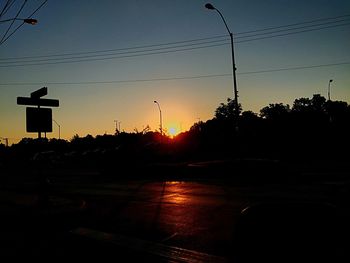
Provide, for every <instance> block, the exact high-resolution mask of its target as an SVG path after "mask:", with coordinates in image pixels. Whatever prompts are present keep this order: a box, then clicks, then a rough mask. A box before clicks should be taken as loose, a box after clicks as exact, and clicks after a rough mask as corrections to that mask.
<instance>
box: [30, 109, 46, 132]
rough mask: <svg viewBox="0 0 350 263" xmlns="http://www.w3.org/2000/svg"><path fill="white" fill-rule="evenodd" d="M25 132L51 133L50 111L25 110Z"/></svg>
mask: <svg viewBox="0 0 350 263" xmlns="http://www.w3.org/2000/svg"><path fill="white" fill-rule="evenodd" d="M26 119H27V132H52V110H51V109H49V108H31V107H27V108H26Z"/></svg>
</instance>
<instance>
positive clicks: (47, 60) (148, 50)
mask: <svg viewBox="0 0 350 263" xmlns="http://www.w3.org/2000/svg"><path fill="white" fill-rule="evenodd" d="M186 42H188V41H186ZM226 42H227V41H226V40H212V41H205V42H198V43H191V44H183V45H176V46H173V47H161V48H151V49H143V50H135V51H124V52H116V53H112V54H96V55H84V56H70V57H62V58H48V59H37V60H30V61H8V62H0V64H2V63H6V64H16V63H36V62H49V61H55V62H61V61H66V60H75V59H84V60H85V59H86V60H87V61H89V60H90V58H98V57H106V56H115V55H130V56H133V55H135V56H137V54H139V53H145V54H141V55H147V54H148V53H147V52H152V54H154V53H153V52H155V51H160V53H162V52H161V51H163V50H168V51H169V52H176V51H178V48H183V47H191V46H198V47H196V48H202V45H205V46H203V47H208V45H207V44H212V43H218V45H222V44H227V43H226ZM209 46H216V45H209ZM121 50H125V49H121ZM179 51H182V49H179ZM122 57H124V56H122ZM106 58H108V57H106ZM112 58H119V57H112ZM0 60H1V59H0Z"/></svg>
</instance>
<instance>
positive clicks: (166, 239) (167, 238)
mask: <svg viewBox="0 0 350 263" xmlns="http://www.w3.org/2000/svg"><path fill="white" fill-rule="evenodd" d="M174 236H177V232H175V233H174V234H172V235H171V236H168V237H166V238H164V239H163V240H162V241H161V242H162V243H163V242H166V241H168V240H169V239H172V238H173V237H174Z"/></svg>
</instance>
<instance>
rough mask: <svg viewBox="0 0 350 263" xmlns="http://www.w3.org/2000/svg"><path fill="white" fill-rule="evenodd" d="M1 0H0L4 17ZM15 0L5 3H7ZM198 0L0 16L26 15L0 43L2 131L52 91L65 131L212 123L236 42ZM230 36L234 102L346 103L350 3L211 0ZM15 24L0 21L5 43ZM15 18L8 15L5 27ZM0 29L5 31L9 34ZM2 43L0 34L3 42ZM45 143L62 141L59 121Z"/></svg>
mask: <svg viewBox="0 0 350 263" xmlns="http://www.w3.org/2000/svg"><path fill="white" fill-rule="evenodd" d="M6 2H8V1H7V0H3V1H1V2H0V3H1V6H0V12H1V11H4V6H5V4H6ZM10 2H12V1H10ZM207 2H209V1H207V0H206V1H200V0H190V1H189V0H147V1H146V0H125V1H121V0H120V1H119V0H101V1H84V0H75V1H71V0H60V1H58V0H56V1H55V0H49V1H47V2H45V1H44V0H28V1H27V2H25V1H23V0H16V1H14V3H13V5H11V6H10V7H9V8H8V10H6V11H7V12H4V14H3V15H2V16H1V18H0V20H6V19H11V18H14V17H16V14H17V12H18V11H19V10H20V8H21V7H22V5H23V3H25V4H24V6H23V8H22V11H21V12H20V14H19V15H18V18H27V17H29V16H30V15H31V14H32V13H33V12H34V11H35V10H36V9H37V8H38V7H40V5H41V4H42V3H44V5H42V6H41V7H40V8H39V9H38V10H37V12H35V14H34V15H33V16H32V17H33V18H35V19H37V20H38V23H37V24H36V25H28V24H24V25H23V26H21V27H20V28H19V29H18V30H17V31H16V32H15V33H14V34H13V35H11V36H10V37H9V38H8V39H6V41H4V42H3V43H2V44H1V45H0V91H1V93H0V137H2V138H9V141H10V143H16V142H18V141H19V140H20V139H21V138H23V137H33V138H34V137H36V136H37V134H35V133H27V132H26V127H25V107H26V106H20V105H17V104H16V98H17V97H18V96H24V97H26V96H29V95H30V93H31V92H33V91H35V90H37V89H39V88H41V87H44V86H45V87H48V95H47V96H46V97H45V98H52V99H59V100H60V107H59V108H53V119H54V120H55V121H56V122H57V123H59V124H60V126H61V138H64V139H70V138H72V137H73V136H74V135H75V134H78V135H79V136H85V135H87V134H91V135H93V136H96V135H98V134H100V135H102V134H105V133H107V134H113V133H114V132H115V125H116V123H115V120H117V121H118V122H120V128H121V130H124V131H126V132H132V131H134V129H135V128H136V129H137V130H139V131H141V130H142V129H143V128H144V127H146V126H147V125H149V126H150V128H151V130H156V129H158V128H159V110H158V106H157V105H156V104H155V103H154V101H155V100H156V101H158V102H159V105H160V107H161V110H162V117H163V126H164V127H165V128H166V129H167V130H168V132H170V131H171V132H179V131H186V130H188V129H189V128H190V127H191V126H192V125H193V124H194V123H195V122H198V121H199V120H201V121H206V120H208V119H211V118H213V116H214V111H215V109H216V108H217V107H218V106H219V104H220V103H221V102H226V99H227V98H228V97H230V98H232V97H233V86H232V64H231V49H230V41H229V36H228V33H227V30H226V28H225V25H224V23H223V21H222V20H221V18H220V16H219V14H218V13H217V12H216V11H214V10H208V9H206V8H205V7H204V5H205V4H206V3H207ZM210 3H211V4H213V5H214V6H215V7H216V8H217V9H218V10H220V11H221V13H222V14H223V16H224V17H225V20H226V22H227V25H228V27H229V28H230V30H231V31H232V32H233V33H234V38H235V45H234V46H235V56H236V66H237V81H238V92H239V102H240V103H241V104H242V107H243V110H252V111H254V112H256V113H258V112H259V110H260V109H261V108H262V107H264V106H267V105H268V104H269V103H285V104H290V105H292V103H293V101H294V99H296V98H300V97H312V95H313V94H321V95H323V96H324V97H326V98H327V88H328V82H329V80H330V79H333V82H332V83H331V98H332V100H342V101H346V102H348V103H350V74H349V73H350V48H349V47H350V1H348V0H307V1H305V0H292V1H291V0H265V1H261V0H250V1H247V0H215V1H211V2H210ZM10 24H11V22H1V23H0V34H1V35H0V38H3V36H4V35H5V33H6V30H7V29H8V27H9V25H10ZM20 24H21V21H15V23H14V24H13V26H12V27H11V29H10V30H9V32H8V34H9V33H11V32H12V31H13V30H14V29H16V27H17V26H19V25H20ZM8 34H7V35H8ZM4 39H5V38H3V40H4ZM53 129H54V130H53V132H52V133H50V134H47V136H48V138H57V137H58V129H57V125H56V124H53Z"/></svg>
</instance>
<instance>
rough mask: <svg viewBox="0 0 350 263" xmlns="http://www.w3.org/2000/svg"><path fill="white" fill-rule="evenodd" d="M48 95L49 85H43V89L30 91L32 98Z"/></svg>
mask: <svg viewBox="0 0 350 263" xmlns="http://www.w3.org/2000/svg"><path fill="white" fill-rule="evenodd" d="M45 95H47V87H43V88H41V89H38V90H36V91H34V92H32V93H30V97H31V98H40V97H43V96H45Z"/></svg>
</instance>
